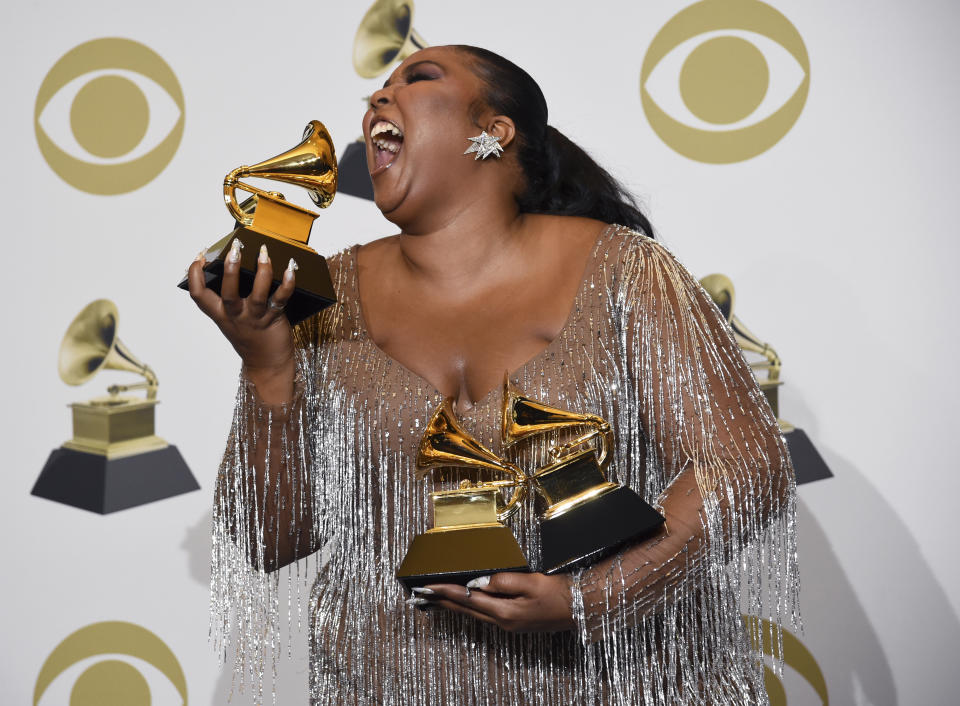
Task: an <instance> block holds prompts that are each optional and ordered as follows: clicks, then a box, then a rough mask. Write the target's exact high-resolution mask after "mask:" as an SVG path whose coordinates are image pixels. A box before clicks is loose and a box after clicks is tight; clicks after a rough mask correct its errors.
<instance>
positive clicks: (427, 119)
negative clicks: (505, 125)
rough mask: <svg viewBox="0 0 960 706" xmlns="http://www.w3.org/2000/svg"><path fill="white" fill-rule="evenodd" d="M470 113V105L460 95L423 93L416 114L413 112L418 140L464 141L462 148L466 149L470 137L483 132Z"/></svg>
mask: <svg viewBox="0 0 960 706" xmlns="http://www.w3.org/2000/svg"><path fill="white" fill-rule="evenodd" d="M469 113H470V111H469V106H468V105H466V104H465V102H464V101H463V100H462V99H461V98H460V97H459V96H451V95H446V94H433V95H427V96H421V97H420V99H419V100H417V101H416V108H415V114H414V115H411V117H413V118H414V120H412V121H411V123H412V124H413V127H414V135H415V136H416V139H417V142H418V143H420V144H423V142H421V141H428V143H432V144H438V143H443V144H455V145H460V144H462V145H463V147H461V150H460V151H463V150H465V149H466V148H467V147H468V146H469V144H470V143H469V142H467V138H468V137H472V136H474V135H478V134H480V130H479V128H477V127H476V126H475V125H473V121H472V120H470V114H469Z"/></svg>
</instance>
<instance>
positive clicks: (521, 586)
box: [467, 571, 533, 596]
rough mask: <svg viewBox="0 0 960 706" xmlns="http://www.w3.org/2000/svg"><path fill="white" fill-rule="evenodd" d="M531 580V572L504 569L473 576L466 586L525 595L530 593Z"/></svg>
mask: <svg viewBox="0 0 960 706" xmlns="http://www.w3.org/2000/svg"><path fill="white" fill-rule="evenodd" d="M532 581H533V577H532V574H527V573H520V572H518V571H504V572H501V573H499V574H492V575H491V576H480V577H479V578H475V579H474V580H473V581H471V582H470V583H468V584H467V587H468V588H470V589H476V590H478V591H484V592H485V593H495V594H498V595H501V596H527V595H529V594H530V589H531V583H532Z"/></svg>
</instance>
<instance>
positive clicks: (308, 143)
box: [178, 120, 337, 324]
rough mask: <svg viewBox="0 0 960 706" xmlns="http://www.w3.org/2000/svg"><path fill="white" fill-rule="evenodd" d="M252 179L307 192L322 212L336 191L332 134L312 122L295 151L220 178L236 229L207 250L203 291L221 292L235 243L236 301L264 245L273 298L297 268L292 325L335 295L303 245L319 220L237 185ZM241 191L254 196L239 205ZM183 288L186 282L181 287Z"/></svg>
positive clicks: (274, 196) (276, 196)
mask: <svg viewBox="0 0 960 706" xmlns="http://www.w3.org/2000/svg"><path fill="white" fill-rule="evenodd" d="M246 177H255V178H259V179H269V180H271V181H282V182H286V183H288V184H295V185H296V186H300V187H302V188H304V189H306V190H307V192H308V193H309V194H310V198H311V200H312V201H313V203H314V204H316V205H317V206H319V207H320V208H326V207H327V206H329V205H330V202H331V201H333V197H334V195H335V194H336V192H337V157H336V153H335V152H334V148H333V139H332V138H331V137H330V133H328V132H327V129H326V128H325V127H324V126H323V123H321V122H320V121H319V120H311V121H310V122H309V123H308V124H307V127H306V128H305V129H304V132H303V139H302V140H301V142H300V144H298V145H297V146H296V147H294V148H292V149H290V150H287V151H286V152H283V153H281V154H278V155H277V156H276V157H273V158H271V159H268V160H265V161H263V162H260V163H259V164H255V165H253V166H252V167H246V166H243V167H237V168H236V169H234V170H232V171H231V172H229V173H228V174H227V176H226V177H224V180H223V198H224V202H225V203H226V206H227V210H228V211H230V214H231V215H232V216H233V217H234V219H235V220H236V223H237V227H236V228H234V230H233V231H231V232H230V233H229V234H228V235H226V236H225V237H224V238H221V239H220V240H218V241H217V242H216V243H214V244H213V245H211V246H210V247H209V248H208V249H207V256H206V263H205V264H204V267H203V270H204V274H205V276H206V284H207V287H209V288H210V289H212V290H214V291H215V292H217V293H219V292H220V286H221V284H222V282H223V266H224V262H225V260H226V258H227V255H228V254H229V253H230V247H231V245H232V244H233V241H234V240H239V241H240V243H241V244H242V249H241V252H240V296H242V297H245V296H247V295H248V294H249V293H250V291H251V290H252V288H253V278H254V275H255V274H256V271H257V257H258V255H259V253H260V246H261V245H266V246H267V251H268V252H269V254H270V260H271V262H272V263H273V275H274V280H273V283H272V284H271V286H270V292H271V293H272V292H273V291H274V290H276V288H277V287H279V286H280V282H281V279H280V278H281V277H282V276H283V272H284V270H285V269H286V267H287V263H288V262H289V261H290V260H291V259H293V260H294V261H295V262H296V263H297V273H296V290H295V291H294V293H293V295H292V296H291V297H290V299H289V301H288V302H287V306H286V308H285V309H284V313H285V314H286V316H287V318H288V319H289V320H290V323H291V324H296V323H298V322H299V321H302V320H303V319H306V318H307V317H309V316H312V315H313V314H315V313H317V312H318V311H320V310H321V309H323V308H325V307H327V306H329V305H330V304H333V303H334V302H335V301H336V295H335V294H334V291H333V283H332V282H331V281H330V271H329V270H328V269H327V262H326V260H324V259H323V257H322V256H320V255H319V254H318V253H317V252H316V251H315V250H313V249H312V248H311V247H309V246H308V245H307V242H308V241H309V239H310V229H311V227H312V226H313V220H314V219H315V218H316V217H317V216H318V215H319V214H317V213H314V212H313V211H310V210H309V209H306V208H301V207H300V206H297V205H296V204H292V203H290V202H288V201H287V200H286V199H285V198H284V196H283V194H281V193H278V192H276V191H264V190H263V189H258V188H257V187H255V186H251V185H250V184H246V183H244V182H242V181H240V179H241V178H246ZM238 189H240V190H242V191H246V192H248V193H250V194H252V196H251V197H250V198H248V199H247V200H246V201H244V202H243V204H238V203H237V197H236V191H237V190H238ZM178 286H179V287H180V288H181V289H187V288H188V285H187V278H186V277H184V278H183V279H182V280H181V281H180V283H179V285H178Z"/></svg>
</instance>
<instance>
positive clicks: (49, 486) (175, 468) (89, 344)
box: [32, 299, 200, 514]
mask: <svg viewBox="0 0 960 706" xmlns="http://www.w3.org/2000/svg"><path fill="white" fill-rule="evenodd" d="M118 318H119V316H118V313H117V307H116V305H115V304H114V303H113V302H111V301H109V300H107V299H98V300H97V301H94V302H91V303H90V304H88V305H87V306H86V307H85V308H84V309H83V311H81V312H80V313H79V314H78V315H77V317H76V318H75V319H74V320H73V323H71V324H70V327H69V328H68V329H67V333H66V334H65V335H64V337H63V342H62V343H61V345H60V357H59V364H58V367H59V371H60V378H61V379H62V380H63V381H64V382H65V383H67V384H68V385H82V384H83V383H85V382H87V381H88V380H90V379H92V378H93V377H94V376H95V375H96V374H97V373H99V372H100V371H101V370H123V371H126V372H131V373H136V374H138V375H140V376H142V377H143V378H144V379H143V382H138V383H132V384H129V385H111V386H110V387H109V388H108V393H109V394H108V395H105V396H103V397H95V398H94V399H92V400H89V401H87V402H74V403H73V404H71V405H70V407H71V409H72V411H73V438H72V439H70V440H69V441H66V442H64V444H63V446H62V447H61V448H59V449H55V450H54V451H53V452H52V453H51V454H50V457H49V458H48V459H47V463H46V464H45V465H44V467H43V471H42V472H41V473H40V477H39V478H38V479H37V482H36V483H35V484H34V487H33V490H32V494H33V495H37V496H39V497H43V498H48V499H50V500H56V501H58V502H62V503H66V504H68V505H74V506H76V507H82V508H85V509H87V510H93V511H94V512H99V513H101V514H105V513H108V512H114V511H116V510H123V509H125V508H128V507H133V506H135V505H142V504H144V503H148V502H152V501H154V500H160V499H161V498H166V497H170V496H172V495H179V494H180V493H186V492H188V491H190V490H197V489H198V488H199V487H200V486H199V485H198V484H197V481H196V479H195V478H194V477H193V474H191V473H190V469H189V468H187V465H186V463H185V462H184V460H183V457H182V456H181V455H180V452H179V451H177V449H176V447H175V446H171V445H170V444H168V443H167V442H166V441H164V440H163V439H161V438H160V437H159V436H157V435H156V434H155V433H154V410H155V408H156V405H157V404H158V400H157V385H158V383H157V376H156V374H155V373H154V372H153V370H151V369H150V367H149V366H148V365H146V364H144V363H142V362H141V361H140V360H138V359H137V358H136V356H134V355H133V354H132V353H131V352H130V350H129V349H128V348H127V347H126V346H125V345H124V343H123V342H122V341H121V340H120V338H119V337H118V336H117V322H118ZM130 390H146V396H145V397H136V396H131V395H121V394H120V393H122V392H128V391H130Z"/></svg>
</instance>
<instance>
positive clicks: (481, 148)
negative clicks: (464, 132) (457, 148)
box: [464, 131, 503, 161]
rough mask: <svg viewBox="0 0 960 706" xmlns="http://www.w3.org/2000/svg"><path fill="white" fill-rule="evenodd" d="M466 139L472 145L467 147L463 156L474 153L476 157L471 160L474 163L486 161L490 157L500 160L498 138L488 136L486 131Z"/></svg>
mask: <svg viewBox="0 0 960 706" xmlns="http://www.w3.org/2000/svg"><path fill="white" fill-rule="evenodd" d="M467 139H468V140H470V142H472V143H473V144H472V145H470V146H469V147H467V149H466V151H464V154H470V153H471V152H476V153H477V156H476V157H474V158H473V159H474V161H476V160H478V159H486V158H487V157H489V156H490V155H493V156H494V157H496V158H497V159H500V155H501V154H503V147H501V146H500V138H499V137H493V136H492V135H488V134H487V133H486V131H484V132H481V133H480V134H479V135H477V136H476V137H468V138H467Z"/></svg>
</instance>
